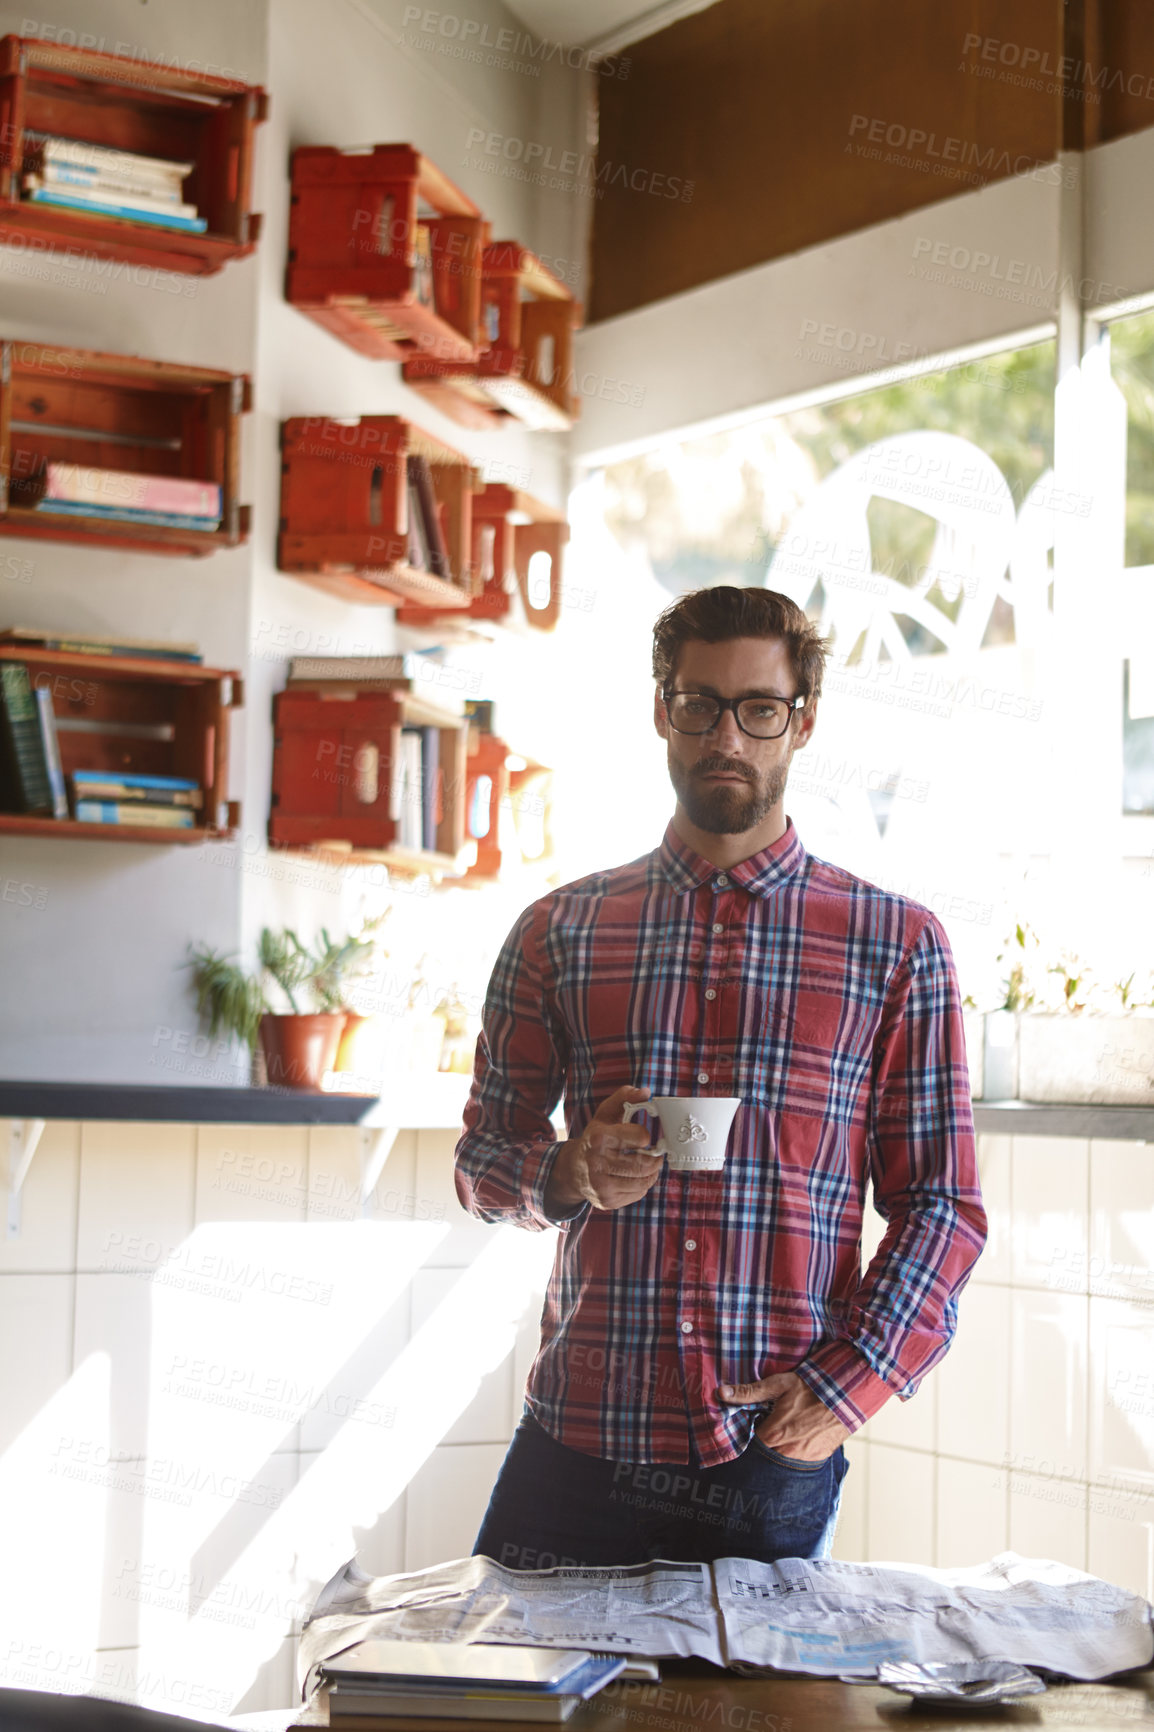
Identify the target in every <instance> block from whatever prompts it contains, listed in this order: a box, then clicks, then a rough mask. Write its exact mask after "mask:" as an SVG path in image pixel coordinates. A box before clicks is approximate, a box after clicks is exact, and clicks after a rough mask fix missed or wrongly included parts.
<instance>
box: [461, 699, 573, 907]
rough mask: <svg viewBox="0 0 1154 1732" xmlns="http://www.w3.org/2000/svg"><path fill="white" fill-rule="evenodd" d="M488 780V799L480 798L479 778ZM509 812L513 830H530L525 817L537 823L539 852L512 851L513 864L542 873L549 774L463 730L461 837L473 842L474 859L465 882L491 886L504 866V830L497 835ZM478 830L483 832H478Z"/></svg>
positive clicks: (550, 851)
mask: <svg viewBox="0 0 1154 1732" xmlns="http://www.w3.org/2000/svg"><path fill="white" fill-rule="evenodd" d="M483 777H484V778H487V780H488V798H487V799H485V800H483V801H482V800H481V799H480V795H481V794H483V792H484V789H483V787H481V779H482V778H483ZM479 804H483V806H484V811H485V817H484V823H483V825H480V826H475V825H474V822H473V820H474V814H475V812H476V811H477V808H478V805H479ZM506 808H508V809H509V819H510V820H511V823H512V826H513V830H514V832H515V833H516V832H519V831H521V830H527V829H529V828H530V824H529V820H530V818H531V817H535V816H539V817H540V819H541V837H542V849H541V852H540V854H538V855H535V856H532V857H530V856H527V855H525V854H524V853H523V852H522V851H521V850H520V849H518V852H517V855H516V857H515V860H516V862H523V863H527V864H531V865H532V866H534V867H535V868H536V869H538V870H542V871H548V870H550V869H551V868H552V866H553V861H554V848H553V831H552V815H553V772H552V771H551V770H550V769H548V768H547V767H546V766H545V765H544V764H539V763H538V762H537V761H536V760H535V759H531V758H525V757H523V756H522V755H521V754H520V753H517V752H515V751H514V750H513V749H512V748H511V747H510V746H509V745H508V743H507V742H506V741H505V740H503V739H501V738H500V737H499V736H498V735H496V734H491V733H485V732H481V731H479V730H478V729H476V728H470V730H469V750H468V759H467V772H466V794H465V824H466V835H467V837H468V838H469V839H470V840H472V841H474V842H475V843H476V847H477V858H476V861H475V862H474V864H473V865H472V866H470V867H469V869H468V871H467V872H466V873H465V882H466V883H467V884H475V885H482V884H491V883H493V882H494V881H495V880H496V879H498V878H499V877H500V876H501V875H502V872H503V871H506V870H507V868H508V867H509V865H510V864H512V863H514V862H513V861H511V860H510V858H509V855H510V853H511V850H507V847H506V846H504V845H503V844H507V842H508V839H509V837H508V826H507V825H506V826H505V830H506V834H505V836H502V817H503V815H504V813H505V810H506ZM478 830H481V831H483V833H481V834H478Z"/></svg>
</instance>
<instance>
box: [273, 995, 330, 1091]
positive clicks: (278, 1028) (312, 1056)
mask: <svg viewBox="0 0 1154 1732" xmlns="http://www.w3.org/2000/svg"><path fill="white" fill-rule="evenodd" d="M344 1026H345V1013H344V1011H343V1010H341V1011H336V1012H335V1013H330V1012H325V1013H323V1014H318V1015H316V1016H275V1015H273V1014H272V1013H271V1012H269V1013H267V1014H266V1015H264V1016H262V1017H261V1019H260V1044H261V1049H262V1051H263V1052H264V1061H265V1069H266V1071H267V1073H268V1083H269V1087H270V1088H287V1089H319V1088H320V1086H321V1078H322V1077H323V1076H324V1074H325V1072H326V1071H328V1070H332V1068H333V1060H334V1059H335V1058H336V1056H337V1047H338V1045H339V1044H340V1038H341V1032H342V1030H343V1028H344Z"/></svg>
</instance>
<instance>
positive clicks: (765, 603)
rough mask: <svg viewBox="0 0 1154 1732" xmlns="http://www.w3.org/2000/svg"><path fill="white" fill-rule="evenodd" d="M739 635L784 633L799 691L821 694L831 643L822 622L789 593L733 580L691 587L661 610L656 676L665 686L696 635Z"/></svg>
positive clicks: (712, 638)
mask: <svg viewBox="0 0 1154 1732" xmlns="http://www.w3.org/2000/svg"><path fill="white" fill-rule="evenodd" d="M735 637H772V638H780V639H781V641H782V642H783V643H784V644H785V647H786V649H787V651H788V653H789V659H790V663H791V665H792V667H793V673H794V678H795V679H796V680H797V686H798V691H799V692H804V693H805V695H806V697H807V698H820V696H821V679H822V674H823V673H824V671H825V657H826V650H827V648H828V644H827V642H826V639H825V638H823V637H822V635H821V633H820V631H819V630H818V628H817V626H816V625H814V624H813V622H812V620H810V619H808V618H807V616H806V615H805V614H804V613H803V612H802V610H801V608H800V607H798V605H797V603H796V602H794V601H791V600H790V599H789V597H788V595H782V594H780V593H779V591H777V590H776V589H756V588H748V589H738V588H737V587H736V585H734V584H731V583H719V584H717V585H715V586H714V587H713V588H710V589H695V590H691V591H690V592H689V594H688V595H683V596H680V597H679V598H678V600H677V601H675V602H674V603H673V605H672V606H671V607H667V608H666V609H665V612H664V613H663V614H661V615H659V617H658V619H657V622H656V624H655V625H654V627H653V677H654V679H655V680H656V681H657V683H658V685H659V686H660V687H661V689H662V691H664V690H665V689H666V687H667V686H668V684H669V682H670V681H671V680H672V678H673V676H674V674H675V673H676V672H677V658H678V655H679V654H680V651H681V646H682V645H683V644H686V643H689V642H690V641H691V640H692V639H697V640H698V641H699V642H702V643H726V642H728V641H729V639H730V638H735Z"/></svg>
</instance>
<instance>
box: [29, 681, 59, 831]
mask: <svg viewBox="0 0 1154 1732" xmlns="http://www.w3.org/2000/svg"><path fill="white" fill-rule="evenodd" d="M32 699H33V702H34V703H35V705H36V721H37V725H38V727H39V729H40V750H41V752H42V753H43V756H44V771H45V774H46V775H47V777H48V786H49V789H50V790H51V794H52V816H53V817H54V818H67V816H68V790H67V789H66V788H65V786H64V766H63V764H62V763H61V762H60V741H59V740H58V739H57V737H56V713H55V711H54V710H53V708H52V693H51V691H50V690H49V688H48V687H47V686H34V687H33V688H32Z"/></svg>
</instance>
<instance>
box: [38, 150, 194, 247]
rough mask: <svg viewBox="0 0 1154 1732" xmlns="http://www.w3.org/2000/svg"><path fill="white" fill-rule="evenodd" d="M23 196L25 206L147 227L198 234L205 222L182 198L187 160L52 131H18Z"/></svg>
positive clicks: (189, 165)
mask: <svg viewBox="0 0 1154 1732" xmlns="http://www.w3.org/2000/svg"><path fill="white" fill-rule="evenodd" d="M24 139H25V150H24V165H23V174H22V179H21V190H22V192H23V196H24V197H25V198H26V199H27V200H28V201H29V203H31V204H43V205H53V206H56V207H59V208H60V209H63V210H80V211H91V212H95V213H97V214H99V215H100V216H110V217H122V218H126V219H127V220H129V221H130V222H136V223H148V224H150V225H151V226H152V227H153V228H163V229H181V230H183V231H185V232H186V233H191V234H203V233H204V231H205V229H206V228H207V227H208V223H207V221H206V220H205V218H204V217H202V216H201V215H200V213H199V211H198V210H197V208H196V206H195V205H194V204H187V203H186V202H185V200H184V192H183V183H184V181H185V179H186V178H187V177H188V176H189V175H190V174H191V173H192V171H193V167H194V164H193V163H191V162H170V161H168V159H167V158H165V157H159V156H138V155H137V154H135V153H134V152H133V151H130V150H116V149H113V148H112V147H110V146H108V145H102V144H89V143H87V142H85V141H84V140H82V139H75V138H61V137H59V136H58V135H57V134H55V133H43V132H30V131H26V132H25V134H24Z"/></svg>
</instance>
